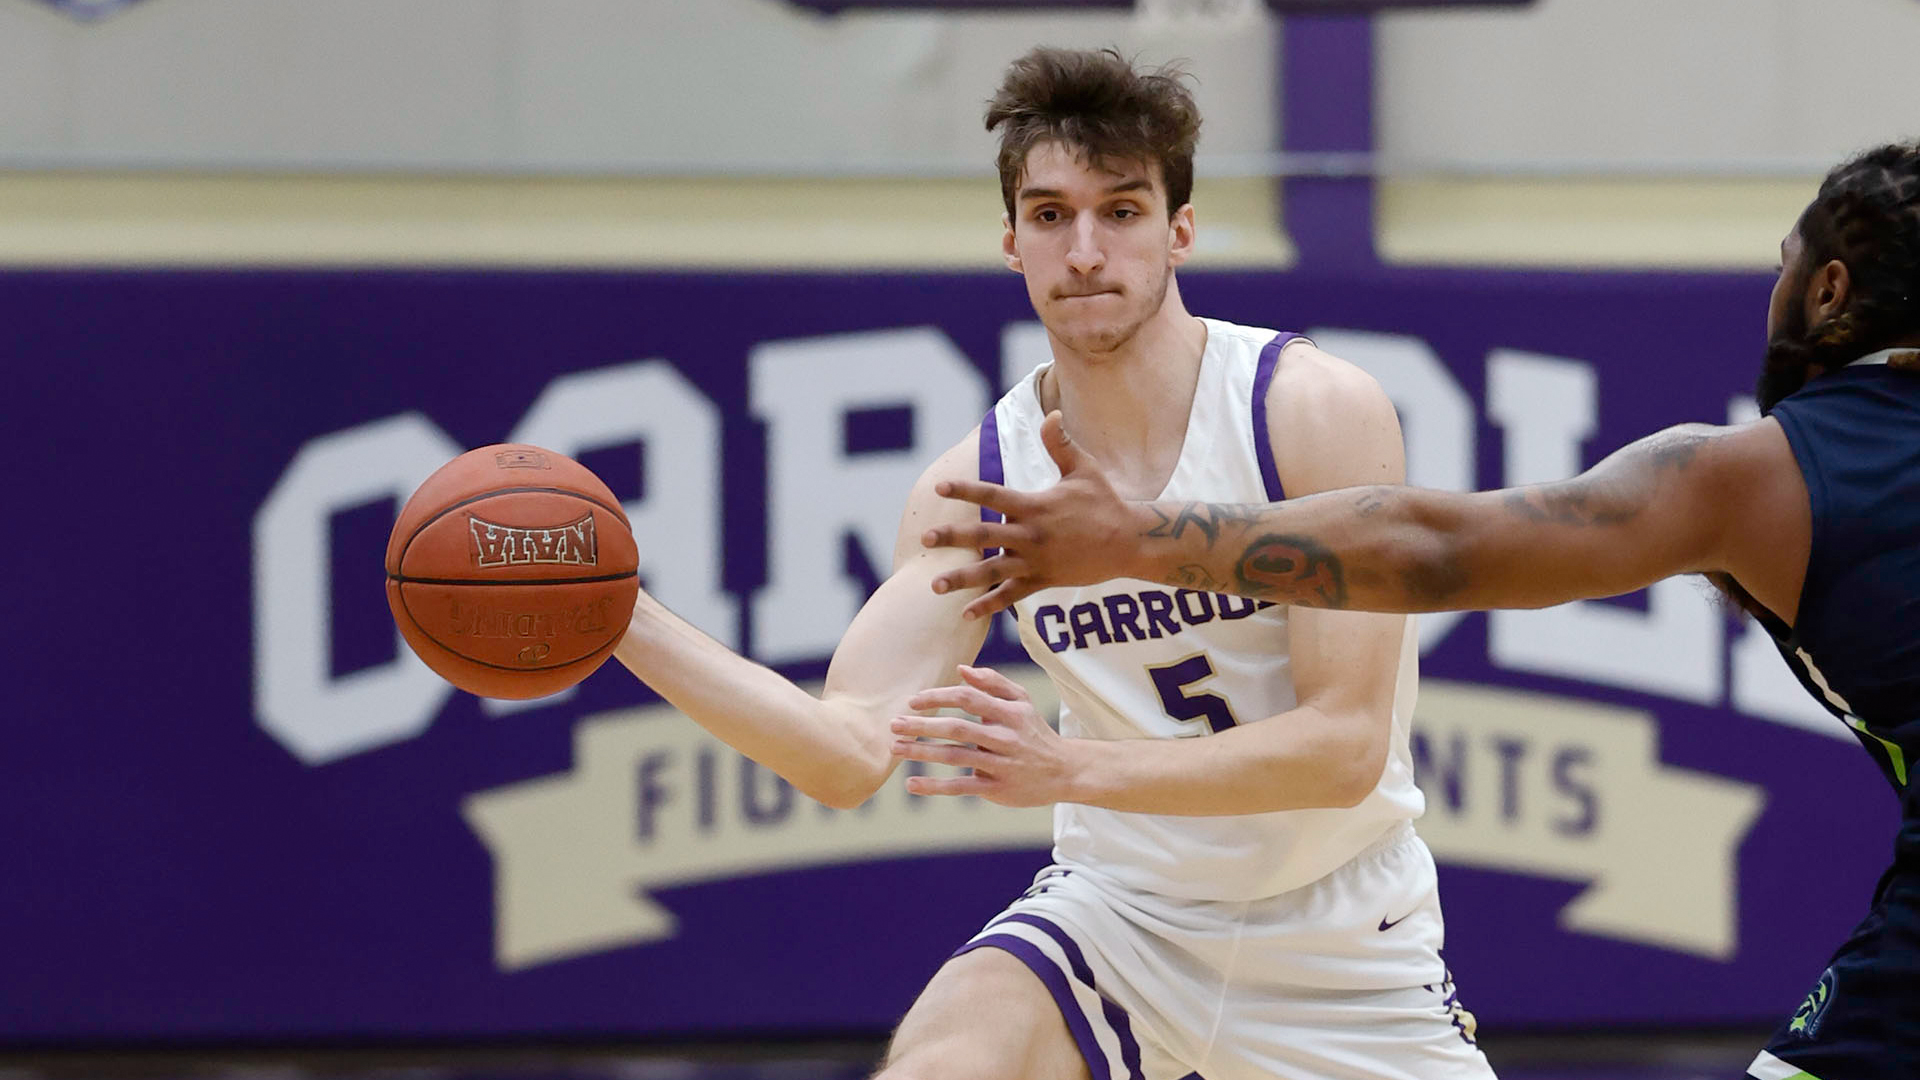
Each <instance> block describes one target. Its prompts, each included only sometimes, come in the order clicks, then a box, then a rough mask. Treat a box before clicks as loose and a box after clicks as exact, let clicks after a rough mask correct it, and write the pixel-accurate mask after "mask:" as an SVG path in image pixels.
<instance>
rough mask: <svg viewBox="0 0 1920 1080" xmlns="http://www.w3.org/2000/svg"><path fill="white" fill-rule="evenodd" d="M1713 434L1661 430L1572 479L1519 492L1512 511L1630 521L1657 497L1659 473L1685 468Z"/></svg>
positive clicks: (1570, 519)
mask: <svg viewBox="0 0 1920 1080" xmlns="http://www.w3.org/2000/svg"><path fill="white" fill-rule="evenodd" d="M1710 437H1711V436H1708V435H1705V434H1702V433H1700V432H1698V431H1687V430H1684V429H1683V430H1676V431H1666V432H1661V433H1660V434H1658V435H1654V436H1652V437H1650V438H1648V439H1646V440H1645V441H1644V442H1641V443H1638V444H1636V445H1635V446H1633V447H1630V448H1628V449H1626V450H1623V451H1621V452H1620V454H1619V456H1618V457H1617V458H1614V459H1610V460H1609V461H1606V462H1602V463H1601V464H1600V465H1598V466H1596V467H1595V468H1594V469H1593V470H1592V471H1590V472H1586V473H1582V474H1581V475H1579V476H1576V477H1574V478H1573V479H1571V480H1563V481H1561V482H1559V483H1557V484H1542V485H1540V486H1538V487H1531V488H1522V489H1520V490H1518V491H1515V492H1514V493H1513V494H1511V495H1508V496H1507V498H1506V504H1507V512H1508V513H1510V514H1512V515H1514V516H1515V517H1523V518H1526V519H1527V520H1529V521H1542V522H1551V523H1553V524H1556V525H1573V526H1591V525H1624V524H1626V523H1627V522H1629V521H1632V520H1633V519H1634V518H1635V517H1638V516H1639V514H1640V508H1641V504H1642V503H1644V502H1645V501H1646V500H1647V499H1649V498H1651V497H1652V496H1653V487H1654V484H1655V483H1656V482H1657V480H1658V477H1659V474H1661V473H1663V472H1666V471H1668V470H1672V471H1674V472H1681V471H1684V470H1685V469H1686V468H1687V467H1688V466H1690V465H1692V464H1693V459H1694V457H1695V455H1697V454H1698V453H1699V452H1700V446H1701V444H1702V443H1705V442H1706V441H1707V439H1709V438H1710Z"/></svg>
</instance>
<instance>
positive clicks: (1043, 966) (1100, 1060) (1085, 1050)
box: [953, 934, 1139, 1080]
mask: <svg viewBox="0 0 1920 1080" xmlns="http://www.w3.org/2000/svg"><path fill="white" fill-rule="evenodd" d="M983 946H992V947H993V948H996V949H1001V950H1004V951H1005V952H1008V953H1010V954H1012V955H1013V957H1014V959H1016V960H1018V961H1020V962H1021V963H1023V964H1025V965H1027V967H1028V968H1029V969H1030V970H1031V971H1032V972H1033V973H1034V974H1035V975H1037V976H1039V978H1040V981H1041V982H1042V983H1045V984H1046V987H1047V992H1048V993H1049V994H1052V995H1053V1003H1054V1004H1055V1005H1056V1006H1058V1007H1059V1009H1060V1016H1061V1018H1062V1019H1064V1020H1065V1021H1066V1022H1067V1030H1068V1031H1069V1032H1072V1033H1073V1041H1074V1044H1075V1045H1076V1046H1078V1047H1080V1056H1081V1057H1083V1058H1085V1059H1086V1060H1087V1071H1088V1072H1090V1073H1092V1074H1093V1080H1113V1070H1112V1069H1111V1068H1109V1067H1108V1066H1107V1055H1106V1053H1105V1051H1103V1050H1101V1049H1100V1041H1099V1040H1098V1039H1096V1038H1094V1036H1093V1025H1092V1024H1089V1023H1087V1014H1086V1013H1085V1012H1082V1011H1081V1009H1080V1003H1079V1002H1078V1001H1076V1000H1074V997H1073V987H1071V986H1069V985H1067V976H1066V974H1065V973H1064V972H1062V971H1061V970H1060V969H1059V968H1057V967H1055V966H1054V964H1053V961H1051V960H1049V959H1047V954H1046V953H1043V952H1041V951H1040V947H1039V946H1038V945H1035V944H1034V943H1033V942H1031V941H1028V940H1026V939H1025V938H1019V937H1015V936H1013V935H1012V934H982V935H980V936H979V937H977V938H974V939H973V940H972V941H969V942H967V943H966V944H965V945H962V946H960V948H959V950H958V951H957V952H955V953H954V954H953V955H955V956H959V955H961V954H963V953H970V952H972V951H973V950H975V949H978V948H981V947H983ZM1138 1075H1139V1074H1138V1073H1135V1076H1136V1077H1137V1076H1138Z"/></svg>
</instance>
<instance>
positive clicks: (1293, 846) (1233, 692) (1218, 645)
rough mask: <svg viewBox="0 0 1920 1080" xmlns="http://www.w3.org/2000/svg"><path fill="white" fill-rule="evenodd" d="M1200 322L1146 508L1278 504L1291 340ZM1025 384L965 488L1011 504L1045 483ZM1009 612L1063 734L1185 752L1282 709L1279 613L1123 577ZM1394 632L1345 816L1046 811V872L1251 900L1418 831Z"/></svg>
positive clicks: (1055, 472) (1410, 672)
mask: <svg viewBox="0 0 1920 1080" xmlns="http://www.w3.org/2000/svg"><path fill="white" fill-rule="evenodd" d="M1202 321H1203V322H1205V323H1206V327H1207V345H1206V349H1205V351H1204V352H1203V353H1202V354H1201V359H1200V375H1199V384H1198V387H1197V390H1196V392H1195V394H1194V397H1193V410H1192V412H1191V414H1190V415H1189V416H1188V418H1187V434H1186V444H1185V445H1184V446H1183V447H1182V448H1181V450H1180V459H1179V462H1178V464H1176V465H1175V467H1174V470H1173V476H1172V478H1171V479H1169V480H1168V481H1167V486H1166V490H1165V491H1163V492H1162V493H1161V495H1160V498H1162V499H1175V500H1195V501H1202V502H1228V503H1235V502H1238V503H1248V502H1252V503H1258V502H1270V501H1274V500H1277V499H1281V498H1284V493H1283V492H1282V491H1281V489H1280V481H1279V475H1278V473H1277V471H1276V470H1275V468H1274V462H1273V451H1272V448H1271V446H1270V444H1269V441H1268V439H1267V435H1266V432H1267V427H1266V393H1267V387H1268V384H1269V383H1270V382H1271V381H1272V378H1273V372H1274V368H1275V366H1276V365H1277V363H1278V361H1279V357H1280V351H1281V349H1282V348H1283V347H1284V346H1285V345H1286V344H1287V342H1289V341H1292V340H1294V339H1295V338H1296V335H1293V334H1276V333H1275V332H1274V331H1272V330H1260V329H1255V328H1252V327H1245V326H1236V325H1233V324H1232V323H1225V322H1219V321H1216V320H1212V319H1206V320H1202ZM1042 370H1043V369H1042ZM1038 377H1039V370H1036V371H1035V372H1033V373H1031V374H1029V375H1028V376H1027V377H1026V378H1025V379H1024V380H1022V381H1021V383H1020V384H1019V385H1018V386H1016V387H1014V388H1013V389H1012V390H1011V391H1009V392H1008V393H1007V395H1006V396H1005V397H1003V398H1001V399H1000V402H999V404H997V405H996V406H995V407H994V409H993V411H992V412H991V413H989V414H988V415H987V418H986V420H985V421H983V422H982V424H981V430H980V472H981V477H982V479H986V480H998V481H1000V482H1003V483H1005V484H1006V485H1007V486H1008V487H1011V488H1013V489H1015V490H1018V491H1037V490H1040V489H1042V488H1046V487H1049V486H1051V485H1053V484H1054V483H1057V482H1058V481H1059V479H1060V471H1059V469H1058V468H1056V467H1055V466H1054V464H1053V459H1052V458H1050V457H1048V456H1047V451H1046V448H1045V446H1043V445H1042V444H1041V441H1040V422H1041V420H1042V419H1043V417H1044V415H1045V414H1044V413H1043V412H1042V411H1041V407H1040V396H1039V390H1038ZM1014 613H1015V615H1016V617H1017V618H1018V619H1019V624H1020V638H1021V641H1022V642H1023V643H1024V644H1025V645H1026V648H1027V652H1028V653H1029V654H1030V655H1032V657H1033V659H1034V661H1035V662H1036V663H1038V664H1039V665H1040V666H1041V668H1043V669H1044V670H1045V671H1046V673H1047V674H1048V675H1049V676H1051V677H1052V679H1053V682H1054V685H1055V686H1057V687H1058V688H1059V691H1060V700H1061V711H1060V730H1061V733H1062V734H1065V735H1069V736H1075V737H1082V738H1099V739H1138V738H1143V737H1144V738H1159V739H1175V738H1198V737H1205V736H1208V735H1210V734H1213V733H1214V732H1216V731H1221V730H1224V729H1225V728H1226V727H1228V726H1230V725H1235V724H1247V723H1254V722H1256V721H1264V720H1266V719H1267V718H1269V717H1275V716H1277V715H1278V714H1280V713H1284V712H1286V711H1288V710H1289V709H1292V708H1293V707H1294V705H1295V703H1296V701H1295V697H1294V687H1293V676H1292V667H1291V662H1290V660H1289V657H1288V652H1287V608H1286V607H1284V606H1279V605H1274V604H1271V603H1267V602H1265V601H1254V600H1250V599H1246V598H1243V597H1235V596H1226V595H1222V594H1215V593H1207V592H1201V591H1199V590H1195V589H1175V588H1173V587H1171V586H1167V585H1159V584H1155V583H1153V582H1149V581H1140V580H1136V579H1127V578H1123V579H1118V580H1115V581H1109V582H1106V583H1105V584H1102V585H1098V586H1094V587H1091V588H1085V589H1044V590H1041V591H1040V592H1036V593H1034V594H1033V595H1032V596H1029V597H1027V598H1026V599H1024V600H1022V601H1020V602H1019V603H1018V604H1016V605H1015V606H1014ZM1407 621H1408V626H1407V634H1406V637H1405V638H1404V639H1403V643H1402V646H1401V661H1400V675H1399V683H1398V687H1397V692H1396V695H1395V701H1394V709H1393V732H1392V736H1391V742H1390V745H1389V748H1388V753H1387V764H1386V768H1385V769H1384V770H1383V772H1382V773H1381V776H1380V781H1379V784H1378V785H1377V786H1376V787H1375V788H1374V790H1373V792H1372V793H1371V794H1369V795H1368V796H1367V797H1366V799H1365V800H1363V801H1362V802H1361V803H1360V804H1359V805H1358V806H1355V807H1352V808H1350V809H1314V810H1285V811H1278V812H1274V813H1265V814H1247V815H1241V816H1235V817H1217V816H1216V817H1181V816H1171V815H1158V814H1137V813H1126V812H1122V811H1117V810H1106V809H1102V808H1100V807H1096V806H1085V805H1080V804H1074V803H1061V804H1059V805H1058V806H1056V807H1055V809H1054V858H1055V860H1056V861H1059V862H1062V863H1068V864H1077V865H1080V866H1085V867H1087V868H1089V869H1090V870H1094V871H1096V872H1100V873H1104V874H1107V875H1109V876H1110V877H1112V878H1113V879H1115V880H1116V881H1118V882H1119V883H1120V884H1122V885H1125V886H1127V887H1129V888H1134V889H1140V890H1145V891H1148V892H1154V893H1160V894H1163V895H1169V896H1177V897H1184V898H1188V899H1196V900H1251V899H1256V898H1259V897H1266V896H1273V895H1276V894H1279V893H1282V892H1285V891H1287V890H1289V889H1294V888H1297V887H1299V886H1302V885H1305V884H1307V883H1309V882H1312V881H1315V880H1318V879H1319V878H1321V877H1322V876H1324V875H1326V874H1327V873H1328V872H1330V871H1332V870H1334V869H1335V868H1337V867H1339V866H1340V865H1341V864H1343V863H1345V862H1347V861H1348V860H1349V859H1351V858H1353V857H1354V856H1355V855H1357V854H1358V853H1359V852H1360V851H1361V850H1363V849H1364V848H1366V847H1367V846H1368V845H1370V844H1372V843H1373V842H1374V841H1376V840H1379V839H1380V838H1381V837H1382V836H1384V835H1385V834H1386V833H1387V832H1388V830H1390V829H1392V828H1394V827H1395V826H1397V825H1398V824H1399V823H1400V822H1402V821H1406V820H1409V819H1412V818H1416V817H1419V816H1420V814H1421V812H1422V811H1423V810H1424V809H1425V802H1424V800H1423V799H1422V797H1421V795H1420V791H1419V789H1418V788H1416V787H1415V786H1414V783H1413V766H1412V761H1411V757H1410V755H1409V753H1408V750H1407V722H1408V719H1409V718H1410V717H1411V715H1412V712H1413V700H1414V692H1415V688H1416V684H1417V681H1418V656H1419V654H1418V649H1417V646H1416V640H1415V636H1414V633H1413V630H1414V628H1413V625H1412V624H1413V620H1412V619H1408V620H1407ZM1273 722H1276V723H1282V724H1284V723H1286V722H1287V721H1286V719H1285V718H1284V717H1282V718H1280V719H1278V720H1275V721H1273Z"/></svg>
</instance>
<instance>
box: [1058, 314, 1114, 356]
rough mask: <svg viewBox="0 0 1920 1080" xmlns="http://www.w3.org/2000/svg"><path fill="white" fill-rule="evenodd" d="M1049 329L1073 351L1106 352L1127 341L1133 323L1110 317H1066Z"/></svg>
mask: <svg viewBox="0 0 1920 1080" xmlns="http://www.w3.org/2000/svg"><path fill="white" fill-rule="evenodd" d="M1049 329H1051V330H1052V331H1053V336H1054V337H1057V338H1059V339H1060V340H1061V341H1062V342H1063V343H1065V344H1066V346H1067V347H1068V348H1070V349H1072V350H1074V351H1075V352H1082V353H1108V352H1112V351H1114V350H1115V349H1118V348H1119V347H1120V346H1122V345H1124V344H1126V343H1127V339H1128V338H1130V337H1132V336H1133V331H1134V324H1132V323H1122V322H1116V321H1114V320H1112V319H1066V320H1062V321H1061V324H1060V325H1058V326H1054V327H1049Z"/></svg>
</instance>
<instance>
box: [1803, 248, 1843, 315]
mask: <svg viewBox="0 0 1920 1080" xmlns="http://www.w3.org/2000/svg"><path fill="white" fill-rule="evenodd" d="M1852 287H1853V275H1851V274H1850V273H1848V272H1847V264H1846V263H1843V262H1841V261H1840V260H1839V259H1829V260H1827V264H1826V265H1825V266H1822V267H1821V268H1820V269H1818V270H1815V271H1814V272H1813V273H1812V274H1811V275H1809V276H1808V278H1807V301H1806V302H1807V323H1808V325H1810V326H1818V325H1820V324H1821V323H1823V322H1825V321H1827V320H1828V319H1831V318H1833V317H1835V316H1837V315H1839V314H1840V313H1841V312H1842V311H1844V310H1846V306H1847V298H1848V295H1849V293H1850V291H1851V290H1852Z"/></svg>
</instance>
